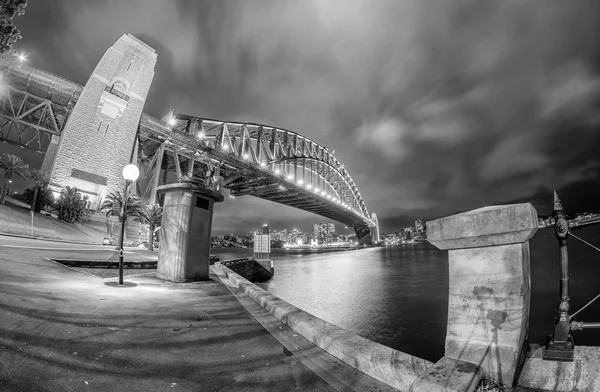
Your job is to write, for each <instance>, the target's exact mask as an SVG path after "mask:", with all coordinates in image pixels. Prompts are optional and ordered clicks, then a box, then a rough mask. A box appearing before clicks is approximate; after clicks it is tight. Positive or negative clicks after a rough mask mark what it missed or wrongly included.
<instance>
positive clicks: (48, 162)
mask: <svg viewBox="0 0 600 392" xmlns="http://www.w3.org/2000/svg"><path fill="white" fill-rule="evenodd" d="M59 143H60V136H57V135H52V139H51V140H50V144H49V145H48V149H47V150H46V154H45V155H44V161H43V162H42V169H41V170H42V171H45V172H46V173H51V172H52V167H53V166H54V158H56V152H57V151H58V145H59Z"/></svg>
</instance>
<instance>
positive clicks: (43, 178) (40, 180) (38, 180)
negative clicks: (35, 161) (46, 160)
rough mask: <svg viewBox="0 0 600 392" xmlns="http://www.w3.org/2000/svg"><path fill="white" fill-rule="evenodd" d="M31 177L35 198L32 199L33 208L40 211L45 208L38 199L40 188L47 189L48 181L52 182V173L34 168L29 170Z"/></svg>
mask: <svg viewBox="0 0 600 392" xmlns="http://www.w3.org/2000/svg"><path fill="white" fill-rule="evenodd" d="M29 178H30V179H31V180H33V188H34V193H33V200H32V201H31V209H32V210H33V211H35V212H40V210H41V209H42V208H43V206H42V205H41V203H39V201H38V194H39V192H40V190H42V189H44V190H45V189H46V186H48V183H49V182H50V174H49V173H48V172H45V171H42V170H37V169H33V170H31V171H30V172H29Z"/></svg>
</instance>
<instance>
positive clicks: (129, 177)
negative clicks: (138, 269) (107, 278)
mask: <svg viewBox="0 0 600 392" xmlns="http://www.w3.org/2000/svg"><path fill="white" fill-rule="evenodd" d="M139 175H140V171H139V169H138V168H137V166H136V165H134V164H129V165H127V166H125V167H124V168H123V178H124V179H125V191H124V192H123V197H122V200H121V236H120V237H119V284H123V239H124V237H125V221H126V220H127V215H126V211H127V199H128V194H127V192H128V190H129V183H130V182H133V181H135V180H137V178H138V176H139Z"/></svg>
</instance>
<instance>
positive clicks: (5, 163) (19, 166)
mask: <svg viewBox="0 0 600 392" xmlns="http://www.w3.org/2000/svg"><path fill="white" fill-rule="evenodd" d="M0 169H2V170H4V186H3V187H2V194H0V203H2V204H4V195H6V191H7V190H8V184H9V182H10V181H11V179H12V178H13V176H17V177H21V178H23V179H27V178H28V177H29V165H28V164H26V163H25V162H23V160H22V159H21V158H19V157H18V156H16V155H13V154H7V153H4V154H2V155H0Z"/></svg>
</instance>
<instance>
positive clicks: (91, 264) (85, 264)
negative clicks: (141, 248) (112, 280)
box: [49, 258, 158, 269]
mask: <svg viewBox="0 0 600 392" xmlns="http://www.w3.org/2000/svg"><path fill="white" fill-rule="evenodd" d="M49 260H52V261H54V262H56V263H59V264H61V265H64V266H67V267H80V268H104V269H117V268H119V263H118V262H115V261H99V260H98V261H96V260H69V259H55V258H49ZM157 263H158V262H157V261H124V262H123V268H126V269H154V268H156V265H157Z"/></svg>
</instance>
